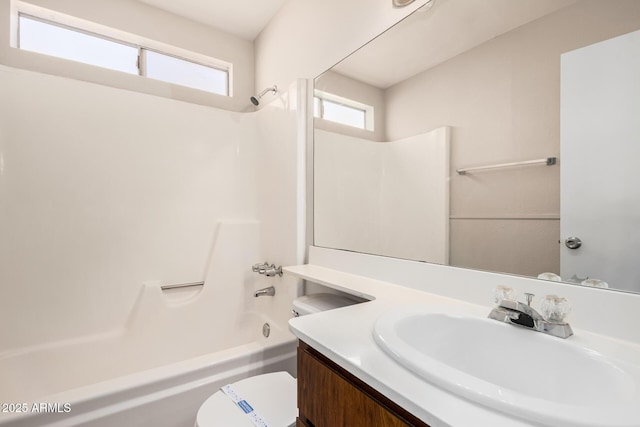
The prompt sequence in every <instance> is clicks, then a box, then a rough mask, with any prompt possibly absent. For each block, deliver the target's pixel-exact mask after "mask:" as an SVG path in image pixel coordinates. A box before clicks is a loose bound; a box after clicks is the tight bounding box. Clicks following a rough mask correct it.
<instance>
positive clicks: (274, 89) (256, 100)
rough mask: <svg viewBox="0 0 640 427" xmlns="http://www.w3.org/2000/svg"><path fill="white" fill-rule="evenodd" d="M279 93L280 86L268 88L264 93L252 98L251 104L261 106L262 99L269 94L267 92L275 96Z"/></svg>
mask: <svg viewBox="0 0 640 427" xmlns="http://www.w3.org/2000/svg"><path fill="white" fill-rule="evenodd" d="M277 91H278V86H276V85H273V87H268V88H266V89H265V90H263V91H262V92H260V93H259V94H258V95H257V96H252V97H251V98H250V99H251V103H252V104H253V105H255V106H258V105H260V98H262V97H263V96H265V95H266V94H267V92H273V94H274V95H275V94H276V92H277Z"/></svg>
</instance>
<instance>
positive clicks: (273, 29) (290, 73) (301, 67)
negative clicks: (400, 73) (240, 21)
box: [255, 0, 427, 88]
mask: <svg viewBox="0 0 640 427" xmlns="http://www.w3.org/2000/svg"><path fill="white" fill-rule="evenodd" d="M426 2H427V0H418V1H416V2H414V3H413V4H411V5H409V6H406V7H404V8H394V7H393V6H392V3H391V1H390V0H349V1H341V0H321V1H319V0H291V1H288V2H287V3H285V5H284V6H283V7H282V9H281V10H280V12H279V13H278V14H277V15H276V16H275V17H274V18H273V19H272V20H271V22H270V23H269V25H268V26H267V27H266V28H265V29H264V30H263V31H262V32H261V33H260V35H259V36H258V37H257V38H256V40H255V62H256V87H258V88H262V87H267V86H270V85H273V84H278V85H286V84H288V83H289V82H291V81H293V80H294V79H296V78H305V79H312V78H314V77H317V76H318V75H320V74H322V73H323V72H324V71H326V70H328V69H329V68H331V67H332V66H333V65H334V64H336V63H337V62H339V61H341V60H342V58H344V57H345V56H347V55H349V54H350V53H351V52H353V51H355V50H356V49H358V48H359V47H360V46H362V45H363V44H365V43H366V42H368V41H369V40H371V39H372V38H374V37H376V36H377V35H378V34H380V33H382V32H383V31H384V30H386V29H387V28H389V27H390V26H392V25H393V24H395V23H396V22H398V21H400V20H401V19H402V18H404V17H405V16H407V15H408V14H410V13H411V12H412V11H414V10H415V9H417V8H419V7H420V6H423V5H424V4H425V3H426Z"/></svg>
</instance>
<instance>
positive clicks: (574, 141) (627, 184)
mask: <svg viewBox="0 0 640 427" xmlns="http://www.w3.org/2000/svg"><path fill="white" fill-rule="evenodd" d="M560 153H561V157H560V167H561V174H560V175H561V185H560V194H561V196H560V197H561V202H560V206H561V208H560V233H561V239H560V240H561V241H560V243H561V245H562V247H561V250H560V253H561V262H560V264H561V267H560V268H561V276H562V278H563V280H571V278H572V277H574V276H575V277H576V278H586V277H589V278H592V279H600V280H604V281H605V282H607V283H608V284H609V286H610V287H612V288H616V289H625V290H629V291H636V292H640V31H636V32H633V33H629V34H626V35H623V36H620V37H616V38H614V39H610V40H606V41H604V42H601V43H597V44H594V45H591V46H587V47H585V48H582V49H578V50H575V51H572V52H568V53H566V54H564V55H562V57H561V149H560ZM570 237H577V238H579V239H580V240H581V242H582V245H581V246H579V247H577V248H574V249H569V248H568V247H567V245H565V240H566V239H568V238H570ZM576 243H577V242H576ZM572 246H578V245H577V244H575V245H572ZM574 280H575V278H574Z"/></svg>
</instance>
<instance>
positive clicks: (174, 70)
mask: <svg viewBox="0 0 640 427" xmlns="http://www.w3.org/2000/svg"><path fill="white" fill-rule="evenodd" d="M18 17H19V20H18V22H19V24H18V47H19V48H20V49H24V50H29V51H32V52H38V53H42V54H45V55H50V56H55V57H58V58H64V59H68V60H72V61H77V62H82V63H85V64H90V65H95V66H98V67H102V68H108V69H110V70H116V71H121V72H125V73H129V74H137V75H140V76H143V77H148V78H151V79H156V80H161V81H164V82H168V83H173V84H177V85H181V86H187V87H191V88H195V89H200V90H203V91H207V92H212V93H216V94H219V95H224V96H230V91H229V86H230V85H229V73H230V68H231V67H230V64H222V63H220V65H219V66H214V65H206V64H203V63H199V62H198V61H195V60H190V59H187V58H183V57H180V56H178V55H172V54H171V53H168V52H161V51H159V50H157V49H153V50H152V49H150V48H149V47H147V46H143V45H140V44H138V43H132V42H128V41H126V40H117V39H114V38H111V37H109V36H106V35H101V34H97V33H94V32H90V31H86V30H83V29H79V28H75V27H70V26H67V25H64V24H60V23H58V22H52V21H48V20H44V19H40V18H37V17H34V16H30V15H27V14H23V13H20V14H19V15H18ZM194 55H195V54H194ZM211 60H212V61H215V60H213V58H211Z"/></svg>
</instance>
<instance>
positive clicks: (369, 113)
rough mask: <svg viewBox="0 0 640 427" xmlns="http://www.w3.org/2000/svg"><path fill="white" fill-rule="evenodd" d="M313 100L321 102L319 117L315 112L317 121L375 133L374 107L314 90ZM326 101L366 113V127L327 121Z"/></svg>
mask: <svg viewBox="0 0 640 427" xmlns="http://www.w3.org/2000/svg"><path fill="white" fill-rule="evenodd" d="M313 98H314V100H316V99H317V100H318V102H319V108H318V109H319V112H318V114H319V115H317V116H316V115H315V112H314V117H315V118H317V119H321V120H326V121H327V122H331V123H336V124H338V125H341V126H348V127H350V128H354V129H360V130H365V131H370V132H373V131H374V127H375V126H374V107H373V106H372V105H367V104H364V103H362V102H359V101H355V100H353V99H349V98H344V97H342V96H338V95H335V94H332V93H329V92H324V91H321V90H318V89H316V90H314V93H313ZM324 101H328V102H331V103H333V104H337V105H341V106H344V107H347V108H351V109H354V110H359V111H362V112H364V127H358V126H352V125H348V124H345V123H342V122H336V121H334V120H329V119H325V118H324V117H323V116H324V111H323V109H324V107H323V103H324Z"/></svg>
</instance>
